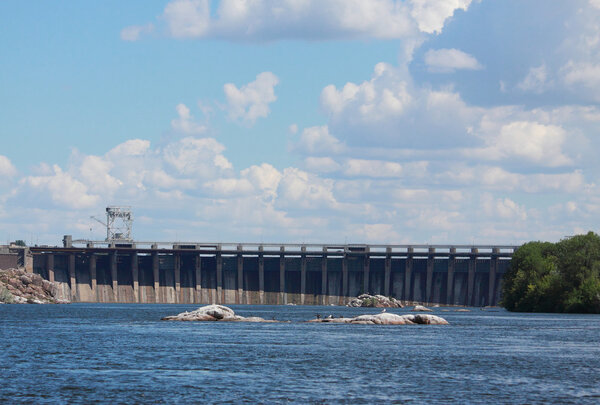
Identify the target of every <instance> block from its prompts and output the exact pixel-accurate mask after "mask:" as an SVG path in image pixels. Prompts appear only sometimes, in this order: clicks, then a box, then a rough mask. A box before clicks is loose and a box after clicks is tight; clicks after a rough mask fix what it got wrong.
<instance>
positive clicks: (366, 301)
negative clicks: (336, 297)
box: [347, 294, 404, 308]
mask: <svg viewBox="0 0 600 405" xmlns="http://www.w3.org/2000/svg"><path fill="white" fill-rule="evenodd" d="M347 306H349V307H355V308H358V307H370V308H404V305H402V303H401V302H400V301H399V300H397V299H395V298H392V297H384V296H383V295H369V294H362V295H359V296H358V297H357V298H353V299H352V301H350V302H349V303H348V305H347Z"/></svg>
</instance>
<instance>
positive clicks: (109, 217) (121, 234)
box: [106, 206, 133, 242]
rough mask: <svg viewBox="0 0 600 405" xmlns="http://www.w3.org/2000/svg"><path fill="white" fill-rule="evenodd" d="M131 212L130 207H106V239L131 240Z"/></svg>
mask: <svg viewBox="0 0 600 405" xmlns="http://www.w3.org/2000/svg"><path fill="white" fill-rule="evenodd" d="M132 227H133V213H132V212H131V207H129V206H122V207H116V206H111V207H106V240H107V241H128V242H131V241H133V236H132V235H133V234H132V231H131V229H132Z"/></svg>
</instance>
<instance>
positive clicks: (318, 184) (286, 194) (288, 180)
mask: <svg viewBox="0 0 600 405" xmlns="http://www.w3.org/2000/svg"><path fill="white" fill-rule="evenodd" d="M332 190H333V181H332V180H327V179H320V178H318V177H317V176H314V175H311V174H309V173H307V172H304V171H302V170H300V169H297V168H293V167H290V168H287V169H285V170H284V171H283V176H282V178H281V180H280V182H279V188H278V196H279V197H280V199H279V204H280V205H281V206H283V207H287V208H302V209H310V210H316V209H319V208H334V207H335V206H336V205H337V201H336V200H335V197H334V196H333V191H332Z"/></svg>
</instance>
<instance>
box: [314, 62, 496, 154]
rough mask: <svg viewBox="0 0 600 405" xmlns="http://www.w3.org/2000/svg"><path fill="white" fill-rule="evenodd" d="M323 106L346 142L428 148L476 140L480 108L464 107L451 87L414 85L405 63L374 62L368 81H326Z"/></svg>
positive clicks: (334, 128) (322, 95)
mask: <svg viewBox="0 0 600 405" xmlns="http://www.w3.org/2000/svg"><path fill="white" fill-rule="evenodd" d="M320 100H321V106H322V108H323V109H324V110H325V112H326V113H328V116H329V130H330V131H331V132H332V133H335V134H338V133H339V134H340V135H341V136H343V137H344V138H343V141H345V142H346V143H347V144H348V146H349V147H352V146H360V147H367V146H368V147H371V148H372V147H386V148H389V147H402V148H413V149H432V148H443V147H459V146H462V145H467V144H472V143H473V141H476V138H475V137H474V135H473V133H472V131H470V130H469V128H473V127H474V126H476V125H477V124H478V122H479V120H480V119H481V116H482V114H483V111H484V110H483V109H481V108H474V107H470V106H468V105H467V104H466V103H465V102H464V101H463V100H462V98H461V97H460V95H459V94H458V93H456V92H455V91H453V90H452V89H450V88H445V89H438V90H433V89H431V88H429V87H416V86H415V85H414V83H413V81H412V78H411V77H410V75H409V74H408V72H407V71H406V70H405V69H404V68H403V67H394V66H391V65H389V64H385V63H378V64H377V65H376V66H375V69H374V72H373V76H372V78H371V79H370V80H368V81H364V82H362V83H360V84H356V83H351V82H350V83H346V84H345V85H344V86H343V87H342V88H341V89H337V88H336V87H335V86H333V85H329V86H326V87H325V88H324V89H323V91H322V92H321V99H320Z"/></svg>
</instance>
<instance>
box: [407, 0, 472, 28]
mask: <svg viewBox="0 0 600 405" xmlns="http://www.w3.org/2000/svg"><path fill="white" fill-rule="evenodd" d="M471 1H472V0H411V3H412V10H411V15H412V16H413V18H414V19H415V20H416V21H417V24H418V26H419V29H420V30H421V31H423V32H426V33H428V34H433V33H435V34H439V33H440V32H442V28H443V27H444V24H445V22H446V20H447V19H448V18H450V17H452V16H453V15H454V11H456V10H463V11H466V10H467V9H468V8H469V5H470V4H471Z"/></svg>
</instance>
